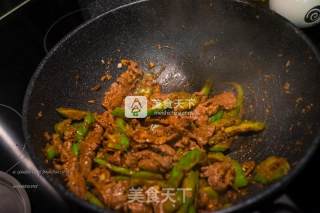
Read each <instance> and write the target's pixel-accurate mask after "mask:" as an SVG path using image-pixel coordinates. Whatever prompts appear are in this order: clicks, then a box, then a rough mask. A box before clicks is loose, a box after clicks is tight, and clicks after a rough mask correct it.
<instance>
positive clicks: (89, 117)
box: [84, 112, 95, 125]
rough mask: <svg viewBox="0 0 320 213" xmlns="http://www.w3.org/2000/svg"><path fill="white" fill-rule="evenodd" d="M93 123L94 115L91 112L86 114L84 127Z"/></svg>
mask: <svg viewBox="0 0 320 213" xmlns="http://www.w3.org/2000/svg"><path fill="white" fill-rule="evenodd" d="M94 122H95V117H94V114H93V113H91V112H88V113H87V115H86V116H85V117H84V123H85V124H86V125H91V124H93V123H94Z"/></svg>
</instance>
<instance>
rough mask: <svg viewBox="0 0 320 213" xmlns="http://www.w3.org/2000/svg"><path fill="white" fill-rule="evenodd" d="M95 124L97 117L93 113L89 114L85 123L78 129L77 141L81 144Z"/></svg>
mask: <svg viewBox="0 0 320 213" xmlns="http://www.w3.org/2000/svg"><path fill="white" fill-rule="evenodd" d="M94 122H95V117H94V115H93V114H92V113H91V112H88V113H87V115H86V116H85V118H84V121H83V122H82V123H81V124H79V125H78V127H77V128H76V136H75V138H76V141H77V142H78V143H79V142H80V141H82V140H83V139H84V138H85V136H86V135H87V133H88V132H89V128H90V126H91V125H92V124H93V123H94Z"/></svg>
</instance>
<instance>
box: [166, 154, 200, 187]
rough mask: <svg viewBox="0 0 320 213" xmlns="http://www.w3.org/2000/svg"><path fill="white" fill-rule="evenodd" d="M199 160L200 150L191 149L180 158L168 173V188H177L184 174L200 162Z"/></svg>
mask: <svg viewBox="0 0 320 213" xmlns="http://www.w3.org/2000/svg"><path fill="white" fill-rule="evenodd" d="M201 158H202V152H201V150H200V149H193V150H191V151H189V152H187V153H186V154H185V155H184V156H182V158H181V159H180V160H179V161H178V162H177V163H176V165H175V166H174V167H173V169H172V170H171V172H170V173H169V178H168V182H167V184H168V186H169V187H173V188H177V187H178V186H179V184H180V182H181V181H182V179H183V176H184V173H185V172H188V171H190V170H191V169H192V168H193V167H194V166H195V165H196V164H197V163H199V162H200V161H201Z"/></svg>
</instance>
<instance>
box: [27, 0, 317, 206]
mask: <svg viewBox="0 0 320 213" xmlns="http://www.w3.org/2000/svg"><path fill="white" fill-rule="evenodd" d="M159 44H160V46H161V47H162V48H158V47H159ZM108 58H109V59H110V58H112V59H113V61H114V63H113V64H112V65H111V66H110V67H109V68H108V69H109V70H110V71H111V73H112V76H113V79H115V78H116V76H118V75H119V74H120V70H119V69H117V68H116V62H118V61H119V60H120V59H121V58H129V59H134V60H137V61H138V62H140V63H141V64H143V65H144V66H145V65H146V63H147V62H148V61H153V62H156V64H158V65H164V66H165V70H164V71H163V73H162V75H161V76H160V77H159V81H160V83H161V84H162V85H163V88H164V90H165V91H170V90H188V91H190V90H193V91H194V90H197V89H199V88H200V87H201V85H202V84H203V82H204V81H205V80H206V79H212V80H213V81H214V82H215V84H216V88H218V89H219V88H223V87H224V85H225V84H224V82H228V81H229V82H230V81H236V82H239V83H241V84H242V85H244V87H245V91H246V100H245V101H246V117H247V118H250V119H257V120H262V121H265V122H266V124H267V129H266V130H265V131H264V132H263V133H262V134H261V135H259V137H250V138H246V139H245V140H243V141H242V140H241V139H240V140H239V141H238V143H236V144H235V146H234V147H233V152H232V153H231V155H232V156H234V157H235V158H236V159H238V160H240V161H243V160H245V159H253V160H256V161H260V160H262V159H263V158H265V157H266V156H269V155H280V156H284V157H286V158H288V160H289V161H290V163H291V165H292V166H293V169H292V171H291V172H290V174H289V175H288V176H286V177H285V178H283V179H282V180H281V181H279V182H277V183H275V184H273V185H271V186H268V187H265V188H262V189H261V188H255V187H251V188H250V189H249V191H250V193H249V194H248V196H246V197H244V198H243V199H242V200H240V201H239V202H238V203H236V204H235V205H233V206H232V207H230V208H228V209H224V210H222V211H221V212H231V211H235V210H240V209H245V208H247V207H250V206H252V205H253V204H256V203H257V202H259V201H262V200H265V199H267V198H270V197H271V195H274V194H276V192H279V191H280V190H281V189H284V187H285V186H286V185H287V184H288V183H289V181H291V180H292V178H293V177H294V176H296V174H297V173H299V172H300V171H301V169H302V167H303V166H304V165H305V164H306V163H307V161H308V159H309V158H310V156H311V155H312V153H313V151H314V150H315V147H316V146H317V144H318V141H319V134H318V132H317V131H318V127H319V117H320V116H319V115H320V108H319V107H318V106H319V104H320V98H319V94H318V91H319V82H320V72H319V71H320V64H319V54H318V53H317V51H316V50H315V48H314V47H313V45H312V44H311V43H310V41H309V40H308V39H307V38H306V37H305V36H304V35H303V34H302V33H301V32H300V31H299V30H297V29H296V28H294V27H293V26H292V25H291V24H289V23H288V22H287V21H285V20H283V19H282V18H280V17H279V16H277V15H275V14H273V13H272V12H270V11H264V10H261V9H257V8H254V7H252V6H249V5H247V4H244V3H239V2H234V1H227V0H201V1H197V0H161V1H155V0H154V1H141V2H138V3H134V4H131V5H127V6H124V7H121V8H118V9H116V10H113V11H110V12H107V13H105V14H103V15H101V16H99V17H97V18H95V19H93V20H91V21H89V22H87V23H85V24H83V25H82V26H80V27H79V28H77V29H76V30H75V31H73V32H72V33H70V34H69V35H68V36H66V37H65V38H64V39H63V40H62V41H61V42H59V43H58V44H57V45H56V46H55V47H54V48H53V49H52V50H51V51H50V53H49V54H48V55H47V57H46V58H45V59H44V60H43V61H42V63H41V64H40V66H39V67H38V69H37V71H36V72H35V74H34V76H33V77H32V79H31V82H30V84H29V87H28V90H27V93H26V96H25V101H24V109H23V113H24V120H23V127H24V134H25V138H26V140H27V144H28V147H29V152H30V155H31V156H32V158H33V160H34V161H35V163H36V165H37V167H38V169H41V170H42V169H47V168H48V166H47V165H46V164H45V163H44V155H43V153H42V150H43V148H44V145H45V141H44V140H43V132H44V131H52V127H53V125H54V123H55V122H57V121H58V120H59V116H58V115H57V114H56V113H55V108H56V107H59V106H68V107H76V108H81V109H88V110H92V111H103V108H102V107H101V106H100V104H99V102H101V99H102V97H103V92H104V90H105V89H106V88H108V86H109V85H110V84H111V82H112V81H110V82H108V83H106V84H105V85H104V86H103V88H102V89H101V90H100V91H99V92H92V91H90V88H91V87H92V86H94V85H95V84H96V83H98V82H99V78H100V77H101V75H102V73H103V72H104V71H105V70H106V67H105V65H102V64H101V62H100V61H101V59H108ZM76 76H78V77H79V78H78V79H77V80H76ZM92 99H96V100H97V104H89V103H88V102H87V101H88V100H92ZM40 111H41V112H42V113H43V116H42V117H41V118H39V117H38V116H37V114H38V113H39V112H40ZM240 144H241V145H240ZM47 178H48V180H49V181H50V182H51V183H52V185H53V186H55V187H56V188H57V189H58V190H59V191H60V192H61V193H62V194H63V195H65V196H67V197H68V198H70V199H71V200H72V201H74V202H75V203H77V204H79V205H81V206H83V207H85V208H87V209H88V210H93V211H99V209H98V208H96V207H94V206H91V205H89V204H88V203H86V202H85V201H82V200H80V199H78V198H76V197H75V196H74V195H73V194H72V193H70V192H69V191H68V190H67V188H66V187H65V184H64V183H63V180H62V178H61V177H60V176H59V175H54V174H52V175H49V176H48V177H47ZM100 210H101V209H100Z"/></svg>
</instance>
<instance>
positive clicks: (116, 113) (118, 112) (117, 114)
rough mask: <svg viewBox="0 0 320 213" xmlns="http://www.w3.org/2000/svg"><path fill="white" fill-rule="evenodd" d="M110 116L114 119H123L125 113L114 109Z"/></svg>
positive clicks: (118, 108)
mask: <svg viewBox="0 0 320 213" xmlns="http://www.w3.org/2000/svg"><path fill="white" fill-rule="evenodd" d="M111 114H112V115H113V116H116V117H120V118H124V115H125V112H124V109H123V108H121V107H116V108H114V110H112V112H111Z"/></svg>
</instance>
